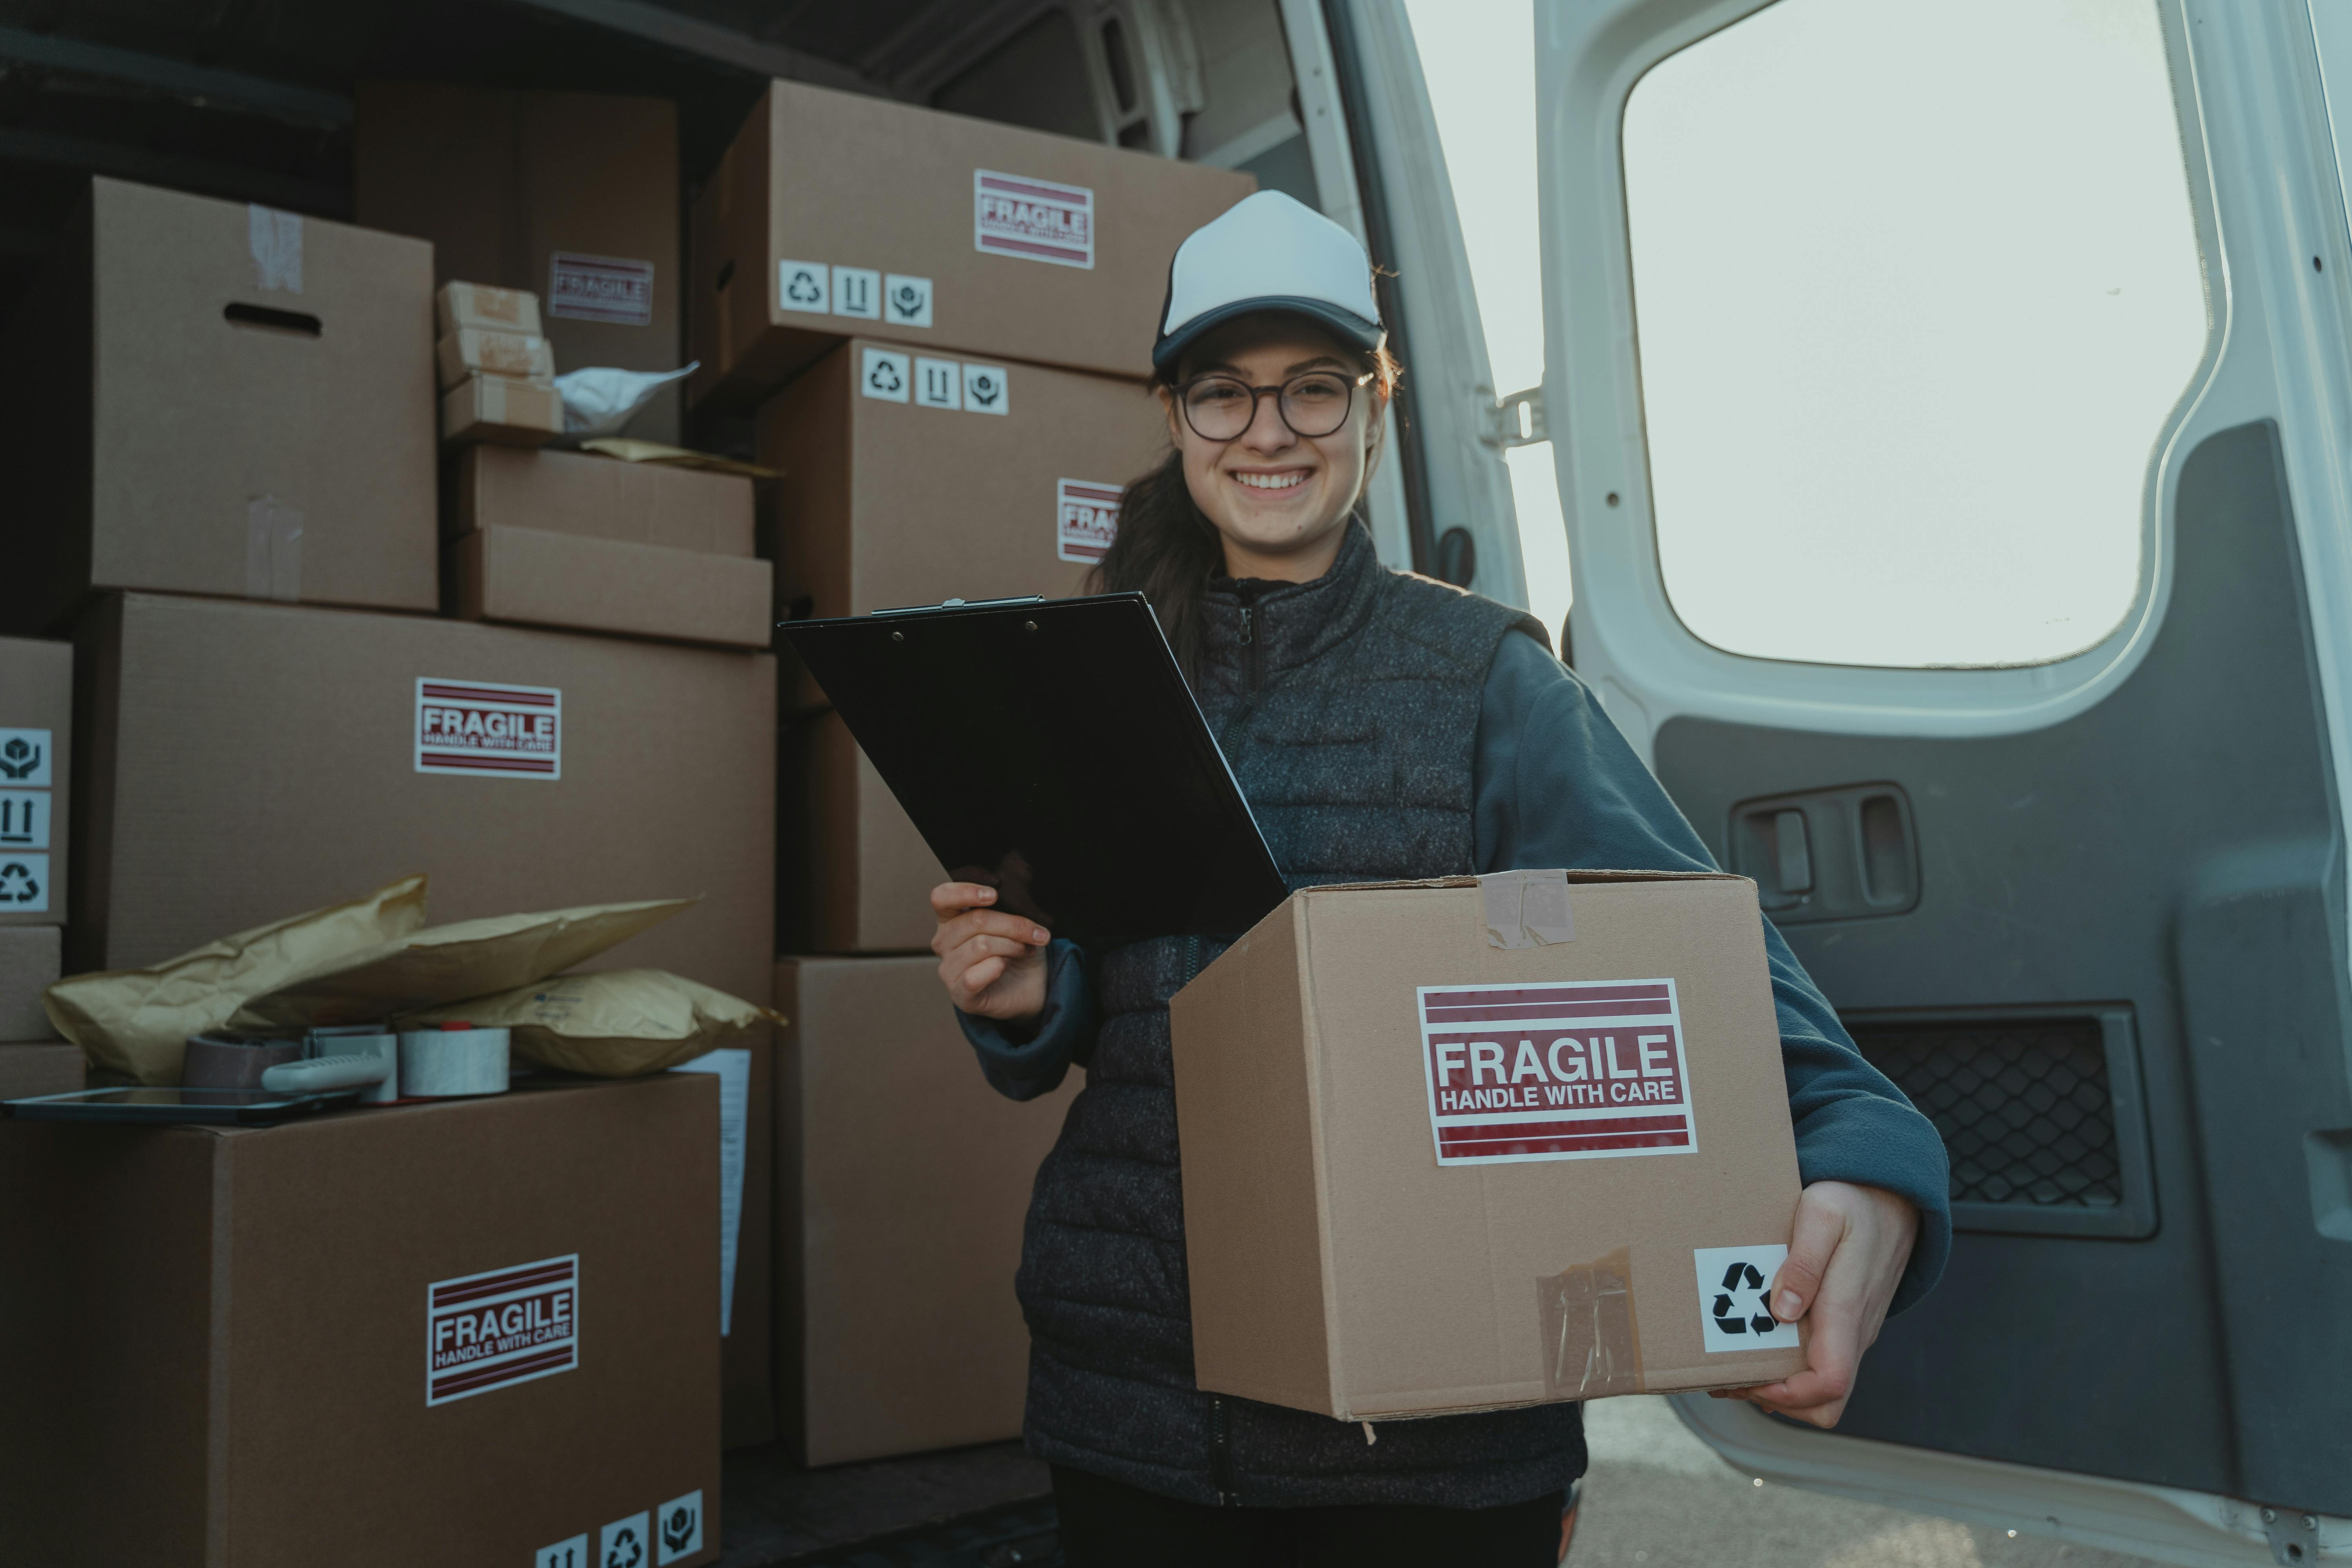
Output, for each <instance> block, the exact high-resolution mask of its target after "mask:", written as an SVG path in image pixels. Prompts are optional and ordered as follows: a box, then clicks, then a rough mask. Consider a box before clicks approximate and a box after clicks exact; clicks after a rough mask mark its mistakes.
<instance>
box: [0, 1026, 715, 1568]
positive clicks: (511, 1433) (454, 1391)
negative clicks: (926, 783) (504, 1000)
mask: <svg viewBox="0 0 2352 1568" xmlns="http://www.w3.org/2000/svg"><path fill="white" fill-rule="evenodd" d="M0 1194H7V1195H6V1197H5V1200H0V1254H5V1256H6V1257H7V1258H8V1259H9V1268H8V1269H7V1271H6V1273H5V1277H0V1362H5V1373H6V1377H7V1384H8V1388H9V1396H8V1397H7V1398H6V1399H5V1400H0V1510H5V1514H6V1516H7V1517H8V1519H9V1521H11V1522H10V1527H9V1528H10V1531H11V1532H12V1534H13V1536H14V1538H15V1539H14V1541H13V1542H12V1544H11V1547H10V1555H11V1557H12V1558H13V1559H14V1560H16V1561H21V1562H25V1563H54V1564H58V1565H59V1568H65V1565H67V1564H79V1563H88V1564H93V1565H95V1564H101V1563H163V1562H171V1563H198V1562H202V1563H215V1564H218V1565H219V1568H265V1565H266V1568H276V1565H278V1564H283V1563H409V1562H415V1563H446V1564H449V1565H450V1568H462V1565H472V1564H478V1565H480V1568H510V1565H512V1564H516V1563H562V1562H563V1561H565V1559H564V1558H563V1556H562V1555H561V1552H560V1549H561V1548H562V1547H563V1546H565V1545H566V1544H567V1543H569V1544H572V1545H573V1546H574V1547H575V1548H576V1551H575V1553H574V1555H573V1556H572V1558H571V1559H570V1560H571V1561H572V1562H574V1563H583V1564H585V1563H643V1564H647V1565H650V1564H653V1563H665V1562H666V1563H673V1564H690V1563H710V1562H715V1561H716V1560H717V1559H718V1556H719V1096H718V1087H717V1085H716V1084H714V1083H712V1082H709V1081H708V1080H707V1079H705V1078H704V1077H703V1076H701V1075H696V1074H686V1073H676V1074H672V1073H662V1074H656V1076H654V1077H652V1078H649V1079H635V1080H632V1081H628V1082H620V1083H585V1082H580V1081H577V1080H574V1081H571V1082H566V1083H562V1084H561V1085H560V1086H557V1085H551V1086H549V1087H523V1088H519V1089H515V1090H513V1091H511V1092H509V1093H507V1094H504V1095H498V1096H492V1097H488V1098H485V1099H480V1100H455V1101H444V1102H441V1103H438V1104H426V1105H411V1106H396V1107H391V1108H387V1109H383V1110H352V1111H344V1112H340V1113H336V1114H332V1115H329V1116H322V1117H319V1118H316V1119H313V1120H310V1121H303V1122H299V1123H296V1124H293V1125H289V1126H282V1127H272V1128H237V1129H231V1128H204V1127H172V1128H131V1127H79V1126H66V1125H59V1124H58V1123H54V1122H28V1121H0ZM492 1334H495V1335H497V1336H498V1337H497V1338H496V1339H491V1340H488V1348H487V1351H485V1350H484V1349H482V1348H480V1347H483V1346H484V1345H485V1341H486V1339H487V1338H488V1336H489V1335H492ZM656 1542H659V1543H660V1550H659V1551H656ZM551 1551H554V1552H555V1554H552V1555H551Z"/></svg>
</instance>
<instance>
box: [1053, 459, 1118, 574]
mask: <svg viewBox="0 0 2352 1568" xmlns="http://www.w3.org/2000/svg"><path fill="white" fill-rule="evenodd" d="M1118 498H1119V487H1118V486H1117V485H1106V484H1098V483H1097V482H1095V481H1094V480H1091V479H1055V481H1054V553H1055V554H1056V555H1058V556H1059V557H1061V559H1063V560H1065V561H1099V560H1101V559H1102V558H1103V554H1104V552H1106V551H1108V550H1109V549H1110V542H1111V537H1112V535H1114V534H1116V533H1118Z"/></svg>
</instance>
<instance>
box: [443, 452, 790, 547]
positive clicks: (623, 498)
mask: <svg viewBox="0 0 2352 1568" xmlns="http://www.w3.org/2000/svg"><path fill="white" fill-rule="evenodd" d="M752 522H753V513H752V496H751V480H750V479H745V478H743V477H742V476H741V475H740V474H717V473H706V472H703V471H700V470H698V469H694V468H673V467H671V466H669V465H667V464H665V463H625V462H621V461H618V460H616V459H614V458H600V457H597V456H595V455H594V454H593V453H590V452H553V451H537V452H526V451H521V450H519V449H517V448H514V447H469V448H468V449H467V451H466V453H465V454H464V455H463V456H462V457H461V458H459V459H458V462H457V473H456V477H455V485H454V488H453V490H452V494H451V497H450V505H449V509H448V511H447V513H446V515H445V516H444V517H443V518H442V520H441V527H442V531H443V533H444V534H446V535H447V536H448V537H451V538H455V537H457V535H459V534H463V533H471V532H473V531H475V530H476V529H478V528H535V529H540V530H541V531H546V532H551V533H576V534H579V535H580V536H582V537H583V538H585V539H614V540H619V541H621V542H624V543H626V544H658V545H660V546H661V547H662V548H664V549H666V550H698V551H701V552H703V553H704V554H706V555H735V556H743V557H750V556H751V555H753V554H756V553H757V551H756V549H755V548H754V540H753V531H752Z"/></svg>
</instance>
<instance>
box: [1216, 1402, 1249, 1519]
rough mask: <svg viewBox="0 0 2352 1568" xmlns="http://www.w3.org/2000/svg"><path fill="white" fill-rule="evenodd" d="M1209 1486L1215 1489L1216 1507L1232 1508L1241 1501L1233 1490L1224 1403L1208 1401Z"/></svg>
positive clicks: (1232, 1473) (1231, 1454)
mask: <svg viewBox="0 0 2352 1568" xmlns="http://www.w3.org/2000/svg"><path fill="white" fill-rule="evenodd" d="M1209 1484H1210V1485H1212V1486H1213V1487H1215V1488H1216V1489H1217V1506H1218V1507H1219V1508H1234V1507H1237V1506H1239V1504H1240V1502H1241V1499H1240V1498H1239V1497H1237V1496H1235V1495H1234V1453H1233V1442H1232V1439H1231V1438H1230V1436H1228V1435H1227V1432H1226V1423H1225V1402H1224V1401H1223V1399H1220V1398H1217V1397H1214V1396H1212V1397H1211V1398H1210V1400H1209Z"/></svg>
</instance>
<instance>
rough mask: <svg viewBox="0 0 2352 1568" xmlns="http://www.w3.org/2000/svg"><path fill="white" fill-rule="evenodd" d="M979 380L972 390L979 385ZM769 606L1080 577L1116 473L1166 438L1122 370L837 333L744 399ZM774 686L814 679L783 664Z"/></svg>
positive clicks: (1099, 548)
mask: <svg viewBox="0 0 2352 1568" xmlns="http://www.w3.org/2000/svg"><path fill="white" fill-rule="evenodd" d="M983 396H984V397H985V398H986V399H987V401H986V402H985V403H982V402H980V401H978V399H979V398H981V397H983ZM755 438H756V442H757V450H758V453H759V460H760V461H761V463H763V464H765V465H767V466H768V467H770V468H778V469H781V470H782V474H783V478H782V479H781V480H780V481H778V489H777V518H778V528H777V543H776V599H777V616H776V618H777V619H778V620H787V619H796V618H803V617H806V616H862V615H866V614H868V613H870V612H872V611H874V610H878V609H888V608H892V607H894V606H898V605H936V604H938V603H940V601H941V600H943V599H950V598H953V599H1002V598H1011V597H1014V596H1016V595H1023V594H1043V595H1045V596H1046V597H1048V598H1056V599H1058V598H1065V597H1067V596H1068V595H1073V594H1076V593H1080V592H1083V586H1082V585H1083V584H1084V582H1085V579H1086V574H1087V570H1088V569H1089V568H1091V567H1092V566H1093V565H1094V563H1096V562H1097V561H1098V560H1100V559H1101V558H1102V553H1103V552H1104V550H1106V549H1107V548H1108V546H1109V543H1110V539H1111V535H1112V533H1113V532H1114V531H1116V529H1117V528H1118V499H1119V493H1120V491H1121V490H1122V489H1124V488H1125V487H1126V485H1127V483H1128V482H1129V480H1131V479H1136V478H1138V477H1139V476H1140V475H1142V474H1144V473H1145V472H1147V471H1148V470H1150V468H1152V467H1153V466H1154V465H1155V464H1157V463H1159V462H1160V460H1161V459H1162V458H1165V457H1166V456H1167V452H1168V421H1167V416H1165V415H1164V414H1163V413H1162V412H1161V410H1160V402H1159V400H1158V399H1157V398H1155V397H1153V396H1152V395H1151V394H1150V392H1149V391H1147V390H1146V389H1145V388H1144V387H1143V386H1141V385H1140V384H1138V383H1135V382H1131V381H1118V380H1113V379H1111V378H1108V377H1106V376H1099V375H1082V374H1077V373H1076V372H1074V371H1064V370H1047V369H1042V368H1040V367H1038V366H1035V365H1028V364H1011V365H1007V364H998V363H990V364H981V363H976V362H971V361H957V360H948V359H935V358H933V357H931V356H930V355H929V353H925V352H924V351H923V350H921V349H919V348H912V347H909V346H908V344H906V343H903V342H881V341H879V340H875V339H865V338H859V339H853V340H851V341H850V342H846V343H845V344H843V345H841V347H840V348H838V349H836V350H835V352H834V353H833V354H832V355H831V356H830V357H828V358H827V359H825V360H824V362H823V363H820V364H818V365H816V366H815V367H814V368H813V369H812V370H810V371H809V373H808V374H805V375H803V376H802V377H801V378H800V379H799V380H798V381H796V382H794V383H793V384H792V385H790V386H788V387H786V388H785V389H784V390H783V391H782V393H779V394H778V395H776V396H774V397H772V398H771V399H769V400H768V402H767V403H766V404H764V405H761V409H760V414H759V419H758V423H757V426H756V428H755ZM787 681H788V685H787V699H786V700H787V701H788V703H790V704H791V706H792V707H793V708H794V709H800V710H805V709H808V708H813V707H815V706H817V705H818V704H820V703H822V702H823V701H824V692H823V691H822V690H821V689H819V688H818V687H817V686H816V685H815V683H814V681H812V680H810V679H808V677H807V676H806V675H805V674H800V673H797V672H795V673H794V674H793V675H791V676H788V677H787Z"/></svg>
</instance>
